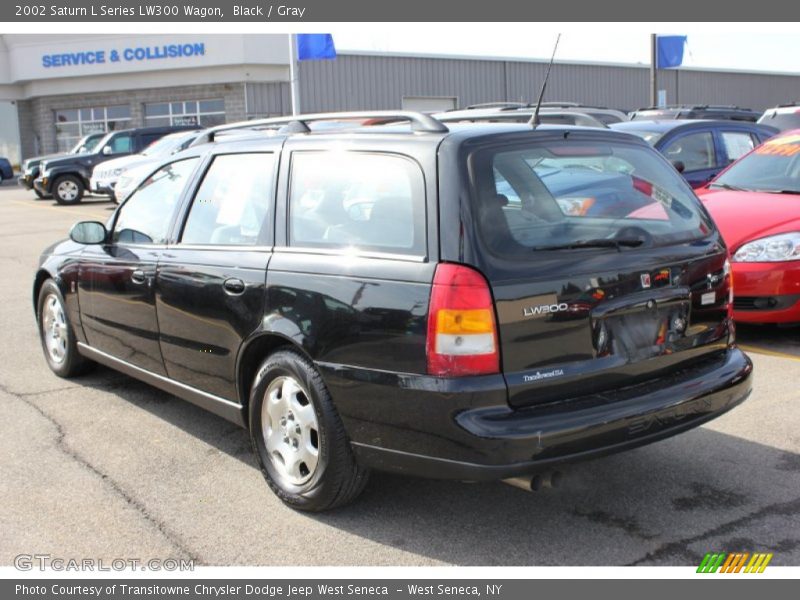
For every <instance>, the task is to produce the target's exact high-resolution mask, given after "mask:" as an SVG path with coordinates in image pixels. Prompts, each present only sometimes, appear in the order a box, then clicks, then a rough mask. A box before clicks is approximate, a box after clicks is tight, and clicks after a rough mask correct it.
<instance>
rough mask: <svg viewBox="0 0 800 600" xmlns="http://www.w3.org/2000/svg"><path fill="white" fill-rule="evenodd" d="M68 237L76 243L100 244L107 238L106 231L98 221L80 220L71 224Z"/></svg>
mask: <svg viewBox="0 0 800 600" xmlns="http://www.w3.org/2000/svg"><path fill="white" fill-rule="evenodd" d="M69 239H71V240H72V241H73V242H75V243H77V244H102V243H103V242H105V241H106V240H107V239H108V231H106V226H105V225H103V224H102V223H101V222H100V221H81V222H80V223H75V225H73V226H72V229H70V231H69Z"/></svg>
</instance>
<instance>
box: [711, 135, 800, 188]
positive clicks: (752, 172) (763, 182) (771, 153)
mask: <svg viewBox="0 0 800 600" xmlns="http://www.w3.org/2000/svg"><path fill="white" fill-rule="evenodd" d="M711 187H715V188H720V187H721V188H728V189H736V190H747V191H759V192H787V193H792V194H800V134H797V135H789V136H783V137H777V138H773V139H771V140H769V141H767V142H764V143H763V144H761V145H760V146H759V147H758V148H756V149H755V150H753V152H751V153H750V154H748V155H747V156H745V157H744V158H742V159H741V160H739V162H737V163H734V164H733V165H731V166H730V168H729V169H728V170H727V171H725V172H724V173H722V175H720V176H719V177H717V178H716V179H715V180H714V181H713V182H712V183H711Z"/></svg>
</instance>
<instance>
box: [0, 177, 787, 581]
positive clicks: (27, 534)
mask: <svg viewBox="0 0 800 600" xmlns="http://www.w3.org/2000/svg"><path fill="white" fill-rule="evenodd" d="M112 208H113V205H112V204H111V203H109V202H107V201H104V199H99V198H98V199H92V198H89V199H87V201H85V202H84V203H83V204H81V205H79V206H75V207H62V206H58V205H56V204H55V203H53V202H52V201H48V200H36V199H35V198H34V196H33V193H31V192H26V191H23V190H22V189H21V188H18V187H16V186H15V185H13V184H10V183H6V184H5V185H4V186H2V187H0V263H1V264H2V272H3V286H2V288H0V312H1V313H2V322H3V325H4V329H5V336H6V343H5V344H3V345H2V346H0V365H2V369H1V370H0V373H1V375H0V410H2V419H0V480H2V482H3V483H2V485H1V486H0V531H2V532H3V535H2V536H0V564H3V565H9V564H12V562H13V558H14V556H16V555H18V554H21V553H27V554H35V553H49V554H51V555H53V556H58V557H65V558H83V557H92V558H103V559H108V560H111V559H113V558H139V559H149V558H162V559H163V558H193V559H194V560H195V561H196V564H205V565H443V564H444V565H447V564H456V565H691V564H698V563H699V562H700V560H701V558H702V557H703V555H704V554H705V553H706V552H708V551H711V550H719V551H741V550H744V551H749V552H753V551H758V552H773V553H774V555H775V556H774V558H773V560H772V563H771V564H773V565H800V385H798V381H800V329H783V330H779V329H773V328H762V327H749V328H744V327H742V328H740V330H739V339H740V342H741V343H742V345H743V346H744V347H745V348H746V349H747V350H748V351H749V352H750V354H751V356H752V358H753V361H754V363H755V367H756V369H755V391H754V393H753V395H752V396H751V398H750V399H749V400H748V401H747V402H746V403H745V404H743V405H742V406H740V407H738V408H737V409H735V410H734V411H732V412H730V413H728V414H727V415H725V416H723V417H721V418H720V419H718V420H716V421H713V422H711V423H710V424H708V425H706V426H704V427H701V428H699V429H695V430H693V431H690V432H688V433H685V434H683V435H680V436H678V437H675V438H672V439H669V440H666V441H663V442H660V443H657V444H654V445H651V446H647V447H644V448H640V449H637V450H634V451H631V452H627V453H624V454H619V455H616V456H612V457H608V458H603V459H599V460H594V461H591V462H587V463H583V464H579V465H574V466H572V467H570V468H568V469H567V470H566V471H565V475H566V477H565V480H564V485H563V486H562V487H561V488H559V489H555V490H547V491H544V492H537V493H526V492H523V491H521V490H518V489H516V488H512V487H510V486H507V485H504V484H501V483H489V484H467V483H454V482H441V481H428V480H421V479H410V478H403V477H396V476H390V475H383V474H375V475H374V476H373V478H372V480H371V482H370V483H369V485H368V487H367V490H366V492H365V493H364V495H363V496H362V497H361V499H360V500H359V501H357V502H356V503H355V504H353V505H351V506H349V507H346V508H344V509H341V510H338V511H336V512H333V513H329V514H323V515H317V516H311V515H305V514H299V513H295V512H293V511H291V510H290V509H288V508H285V507H284V506H283V505H282V504H281V503H280V502H279V501H278V500H277V498H275V497H274V496H273V495H272V493H271V492H270V491H269V489H268V488H267V486H266V484H265V483H264V481H263V479H262V477H261V474H260V473H259V471H258V469H257V467H256V465H255V461H254V460H253V458H252V456H251V452H250V446H249V442H248V439H247V436H246V434H245V432H244V431H243V430H240V429H238V428H237V427H235V426H234V425H231V424H230V423H228V422H226V421H224V420H222V419H221V418H218V417H216V416H214V415H211V414H209V413H206V412H204V411H202V410H201V409H199V408H196V407H194V406H192V405H191V404H188V403H186V402H183V401H181V400H178V399H177V398H174V397H172V396H170V395H168V394H165V393H163V392H161V391H158V390H155V389H153V388H150V387H148V386H147V385H145V384H142V383H139V382H137V381H135V380H133V379H130V378H128V377H126V376H123V375H120V374H118V373H115V372H114V371H111V370H108V369H105V368H99V369H97V370H96V371H95V372H94V373H92V374H91V375H88V376H86V377H83V378H80V379H76V380H71V381H66V380H62V379H59V378H57V377H56V376H54V375H52V374H51V372H50V371H49V370H48V368H47V366H46V364H45V361H44V359H43V357H42V356H41V349H40V346H39V342H38V339H37V333H36V325H35V321H34V318H33V314H32V304H31V293H30V288H31V283H32V276H33V274H34V269H35V267H36V265H37V260H38V257H39V254H40V252H41V250H42V249H43V248H44V247H45V246H47V245H48V244H49V243H51V242H52V241H55V240H57V239H59V238H61V237H64V236H65V235H66V233H67V231H68V229H69V226H70V225H71V224H72V223H74V222H75V221H78V220H82V219H88V218H99V219H101V220H105V218H106V217H107V216H108V215H109V214H110V212H111V210H112Z"/></svg>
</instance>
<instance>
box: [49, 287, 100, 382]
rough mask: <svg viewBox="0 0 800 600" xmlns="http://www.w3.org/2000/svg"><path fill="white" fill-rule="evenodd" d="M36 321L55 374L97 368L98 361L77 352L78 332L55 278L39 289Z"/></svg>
mask: <svg viewBox="0 0 800 600" xmlns="http://www.w3.org/2000/svg"><path fill="white" fill-rule="evenodd" d="M36 320H37V321H38V324H39V340H40V341H41V343H42V350H43V351H44V357H45V360H47V365H48V366H49V367H50V370H51V371H53V373H55V374H56V375H58V376H59V377H64V378H70V377H75V376H77V375H82V374H84V373H86V372H88V371H89V370H90V369H92V368H93V367H94V365H95V363H93V362H92V361H90V360H89V359H87V358H85V357H84V356H81V355H80V354H79V353H78V345H77V342H76V339H75V332H74V330H73V329H72V323H70V320H69V315H68V314H67V310H66V306H65V304H64V297H63V296H62V295H61V290H59V289H58V286H57V285H56V284H55V282H54V281H53V280H52V279H48V280H47V281H45V282H44V284H43V285H42V289H41V290H40V291H39V298H38V301H37V303H36Z"/></svg>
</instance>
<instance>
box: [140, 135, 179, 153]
mask: <svg viewBox="0 0 800 600" xmlns="http://www.w3.org/2000/svg"><path fill="white" fill-rule="evenodd" d="M189 136H190V134H188V133H171V134H170V135H166V136H164V137H162V138H159V139H157V140H156V141H155V142H153V143H152V144H150V145H149V146H148V147H147V148H145V149H144V151H143V152H142V154H144V155H145V156H160V155H169V154H172V153H173V150H174V149H175V148H177V147H178V146H180V145H181V142H183V141H186V140H187V138H188V137H189Z"/></svg>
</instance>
